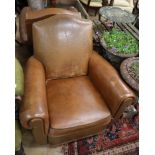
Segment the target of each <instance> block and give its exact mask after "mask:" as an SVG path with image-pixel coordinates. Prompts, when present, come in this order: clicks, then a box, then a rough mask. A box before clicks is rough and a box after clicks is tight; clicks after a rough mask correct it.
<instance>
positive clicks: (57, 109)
mask: <svg viewBox="0 0 155 155" xmlns="http://www.w3.org/2000/svg"><path fill="white" fill-rule="evenodd" d="M55 90H57V91H55ZM47 100H48V110H49V119H50V126H51V128H52V129H54V130H57V129H64V130H65V129H69V128H71V129H72V130H74V129H81V128H82V127H83V126H90V125H93V123H95V124H96V125H97V123H96V122H98V123H103V124H106V123H107V122H110V120H111V114H110V111H109V109H108V108H107V105H106V103H105V102H104V100H103V99H102V97H101V95H100V93H99V92H98V90H97V89H96V88H95V87H94V86H93V84H92V82H91V81H90V80H89V78H88V76H81V77H73V78H67V79H58V80H50V81H48V83H47ZM58 114H59V115H58Z"/></svg>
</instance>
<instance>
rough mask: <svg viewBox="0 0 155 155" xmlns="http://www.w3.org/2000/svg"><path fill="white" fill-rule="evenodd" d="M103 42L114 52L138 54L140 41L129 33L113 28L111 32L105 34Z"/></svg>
mask: <svg viewBox="0 0 155 155" xmlns="http://www.w3.org/2000/svg"><path fill="white" fill-rule="evenodd" d="M102 40H104V41H105V43H106V46H107V47H108V48H109V49H111V50H112V51H113V52H116V53H119V54H136V53H138V49H139V46H138V41H137V40H136V39H135V38H134V37H133V36H132V35H131V34H130V33H128V32H123V31H121V30H118V29H116V28H113V29H112V30H111V31H110V32H108V31H106V32H104V33H103V35H102Z"/></svg>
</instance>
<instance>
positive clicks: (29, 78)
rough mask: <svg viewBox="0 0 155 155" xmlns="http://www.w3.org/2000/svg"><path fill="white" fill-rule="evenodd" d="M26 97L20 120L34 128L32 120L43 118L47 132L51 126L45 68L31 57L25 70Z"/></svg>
mask: <svg viewBox="0 0 155 155" xmlns="http://www.w3.org/2000/svg"><path fill="white" fill-rule="evenodd" d="M24 85H25V86H24V97H23V101H22V104H21V105H20V112H19V117H20V122H21V124H22V126H23V127H25V128H27V129H32V126H31V122H32V121H33V120H36V119H41V120H42V122H43V128H44V132H45V134H47V132H48V128H49V116H48V107H47V98H46V81H45V70H44V67H43V65H42V63H41V62H40V61H38V60H37V59H35V58H34V57H31V58H29V60H28V62H27V65H26V70H25V82H24Z"/></svg>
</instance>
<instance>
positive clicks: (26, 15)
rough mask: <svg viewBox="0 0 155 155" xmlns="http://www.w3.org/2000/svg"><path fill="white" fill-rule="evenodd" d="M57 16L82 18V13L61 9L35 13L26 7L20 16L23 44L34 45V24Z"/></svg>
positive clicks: (43, 10)
mask: <svg viewBox="0 0 155 155" xmlns="http://www.w3.org/2000/svg"><path fill="white" fill-rule="evenodd" d="M56 14H70V15H74V16H78V17H81V14H80V12H75V11H69V10H66V9H61V8H45V9H42V10H35V11H33V10H32V9H31V8H30V7H24V8H23V10H22V11H21V14H20V16H19V32H20V38H21V41H22V43H25V44H29V45H31V44H32V24H33V23H34V22H37V21H40V20H43V19H45V18H48V17H50V16H53V15H56Z"/></svg>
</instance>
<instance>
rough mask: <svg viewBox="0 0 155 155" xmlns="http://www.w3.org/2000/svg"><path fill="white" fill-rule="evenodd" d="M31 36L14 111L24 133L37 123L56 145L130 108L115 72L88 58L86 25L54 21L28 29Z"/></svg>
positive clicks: (130, 97) (71, 19) (129, 96)
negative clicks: (20, 98) (20, 101)
mask: <svg viewBox="0 0 155 155" xmlns="http://www.w3.org/2000/svg"><path fill="white" fill-rule="evenodd" d="M33 36H34V37H33V39H34V40H33V43H34V57H35V58H34V57H31V58H30V59H29V60H28V62H27V67H26V73H25V96H24V101H23V104H22V106H21V111H20V121H21V123H22V125H23V126H24V127H25V128H31V126H30V121H31V120H33V119H34V118H41V119H42V120H44V125H45V130H46V135H47V136H48V139H49V141H50V142H51V143H52V144H55V145H56V144H60V143H62V142H66V141H71V140H74V139H79V138H82V137H86V136H88V135H91V134H95V133H96V132H98V131H99V130H100V129H102V128H103V126H105V125H107V124H108V123H110V121H111V118H112V116H113V117H119V116H120V114H121V113H122V112H123V109H124V108H125V107H126V106H127V105H128V104H132V103H133V101H134V99H135V95H134V93H133V92H132V91H131V90H130V89H129V88H128V86H127V85H126V84H125V83H124V82H123V81H122V80H121V79H120V77H119V75H118V73H117V72H116V70H115V69H114V68H113V67H112V66H111V65H110V64H109V63H108V62H107V61H106V60H104V59H103V58H102V57H101V56H99V55H98V54H97V53H95V52H93V50H92V22H90V21H87V20H83V19H81V18H79V17H75V16H73V15H55V16H53V17H50V18H48V19H45V20H42V21H39V22H36V23H34V24H33ZM32 124H35V121H33V123H32ZM36 124H37V123H36ZM38 126H39V125H38ZM40 126H42V125H40ZM33 127H34V128H35V125H34V126H33ZM34 128H33V129H34ZM36 130H37V129H36V128H35V130H33V131H34V132H35V131H36ZM37 131H38V130H37ZM38 133H39V132H35V134H34V135H35V137H37V134H38ZM41 133H42V132H41ZM38 136H40V135H39V134H38ZM43 138H45V137H44V135H43V136H42V139H43ZM38 139H39V138H38ZM40 139H41V138H40ZM40 139H39V140H38V141H40Z"/></svg>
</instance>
